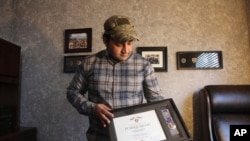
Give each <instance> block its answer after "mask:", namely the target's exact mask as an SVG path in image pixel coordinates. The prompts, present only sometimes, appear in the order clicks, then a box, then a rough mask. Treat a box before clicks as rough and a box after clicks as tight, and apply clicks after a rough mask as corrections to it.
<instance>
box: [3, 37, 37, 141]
mask: <svg viewBox="0 0 250 141" xmlns="http://www.w3.org/2000/svg"><path fill="white" fill-rule="evenodd" d="M20 54H21V47H20V46H18V45H15V44H13V43H10V42H8V41H5V40H3V39H0V141H2V138H3V137H4V138H7V137H8V141H12V140H13V139H11V135H12V134H13V138H20V139H21V138H22V135H28V134H31V133H29V131H30V130H31V129H29V128H21V127H20V123H19V120H20V82H21V81H20V63H21V62H20ZM32 131H33V132H32V134H34V133H36V132H34V129H33V130H32ZM6 135H8V136H7V137H6ZM5 140H6V139H5ZM5 140H4V141H5ZM14 140H15V141H19V140H17V139H14ZM20 141H22V140H20ZM32 141H33V140H32Z"/></svg>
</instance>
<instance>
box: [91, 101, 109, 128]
mask: <svg viewBox="0 0 250 141" xmlns="http://www.w3.org/2000/svg"><path fill="white" fill-rule="evenodd" d="M110 110H111V108H109V107H108V106H106V105H104V104H96V106H95V115H96V116H97V117H98V118H99V119H100V121H101V122H102V125H103V127H106V126H107V124H109V123H110V120H109V119H110V118H113V117H114V115H113V114H112V113H111V112H110Z"/></svg>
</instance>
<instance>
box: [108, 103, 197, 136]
mask: <svg viewBox="0 0 250 141" xmlns="http://www.w3.org/2000/svg"><path fill="white" fill-rule="evenodd" d="M111 112H112V113H113V114H114V118H112V119H111V123H110V124H109V125H108V130H109V135H110V140H111V141H151V140H157V141H191V140H192V138H191V136H190V134H189V132H188V129H187V127H186V125H185V122H184V120H183V119H182V116H181V115H180V113H179V111H178V109H177V107H176V105H175V103H174V101H173V99H171V98H170V99H165V100H161V101H157V102H152V103H145V104H141V105H136V106H131V107H125V108H120V109H114V110H111Z"/></svg>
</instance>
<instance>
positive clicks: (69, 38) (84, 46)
mask: <svg viewBox="0 0 250 141" xmlns="http://www.w3.org/2000/svg"><path fill="white" fill-rule="evenodd" d="M64 37H65V42H64V53H78V52H91V51H92V28H81V29H66V30H65V32H64Z"/></svg>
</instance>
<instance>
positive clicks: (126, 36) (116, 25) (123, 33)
mask: <svg viewBox="0 0 250 141" xmlns="http://www.w3.org/2000/svg"><path fill="white" fill-rule="evenodd" d="M104 30H105V32H104V34H108V35H110V37H111V38H112V39H113V40H115V41H117V42H121V43H123V42H126V41H131V40H138V41H139V39H138V37H137V35H136V32H135V29H134V25H133V24H132V23H131V20H130V19H129V18H128V17H126V16H122V15H114V16H111V17H110V18H108V19H107V20H106V21H105V23H104Z"/></svg>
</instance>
